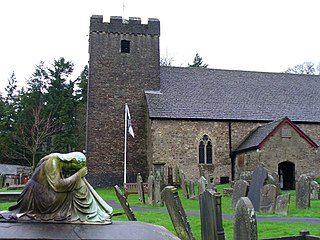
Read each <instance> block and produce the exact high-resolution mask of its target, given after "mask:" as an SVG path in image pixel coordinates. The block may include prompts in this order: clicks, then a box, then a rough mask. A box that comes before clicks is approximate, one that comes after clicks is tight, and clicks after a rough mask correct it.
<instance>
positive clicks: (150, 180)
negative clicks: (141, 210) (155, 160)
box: [148, 172, 154, 206]
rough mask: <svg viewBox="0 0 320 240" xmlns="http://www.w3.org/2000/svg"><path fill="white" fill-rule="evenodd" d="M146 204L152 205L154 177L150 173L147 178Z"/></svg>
mask: <svg viewBox="0 0 320 240" xmlns="http://www.w3.org/2000/svg"><path fill="white" fill-rule="evenodd" d="M148 204H149V205H151V206H153V205H154V177H153V173H152V172H150V175H149V177H148Z"/></svg>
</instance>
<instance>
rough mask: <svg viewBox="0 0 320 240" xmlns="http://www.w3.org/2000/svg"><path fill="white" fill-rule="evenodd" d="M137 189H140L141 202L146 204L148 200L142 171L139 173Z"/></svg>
mask: <svg viewBox="0 0 320 240" xmlns="http://www.w3.org/2000/svg"><path fill="white" fill-rule="evenodd" d="M137 189H138V196H139V202H140V203H142V204H145V203H146V200H145V198H144V189H143V180H142V177H141V174H140V173H138V174H137Z"/></svg>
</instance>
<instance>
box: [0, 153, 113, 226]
mask: <svg viewBox="0 0 320 240" xmlns="http://www.w3.org/2000/svg"><path fill="white" fill-rule="evenodd" d="M71 170H73V171H76V172H75V173H73V174H72V175H71V176H69V177H64V173H63V171H71ZM86 175H87V167H86V157H85V155H84V154H82V153H81V152H72V153H67V154H61V153H52V154H50V155H47V156H45V157H44V158H42V159H41V160H40V162H39V163H38V165H37V167H36V169H35V171H34V173H33V175H32V177H31V179H30V180H29V181H28V183H27V184H26V186H25V188H24V190H23V192H22V193H21V195H20V197H19V199H18V201H17V204H16V205H14V206H11V207H9V211H7V212H1V213H0V218H1V217H2V218H5V219H9V220H10V219H12V220H18V221H19V220H21V221H24V220H26V221H29V220H33V221H34V220H35V221H63V222H69V223H92V224H96V223H102V224H110V223H111V216H112V208H111V207H110V206H109V205H108V204H107V203H106V202H105V201H104V200H102V199H101V197H100V196H99V195H98V194H97V192H96V191H95V190H94V189H93V188H92V186H91V185H90V184H89V183H88V182H87V180H86V179H85V178H84V177H85V176H86Z"/></svg>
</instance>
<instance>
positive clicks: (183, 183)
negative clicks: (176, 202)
mask: <svg viewBox="0 0 320 240" xmlns="http://www.w3.org/2000/svg"><path fill="white" fill-rule="evenodd" d="M179 173H180V182H181V189H182V192H183V196H184V197H185V198H187V199H189V192H188V182H187V180H186V178H185V175H184V172H183V171H182V170H181V169H180V171H179Z"/></svg>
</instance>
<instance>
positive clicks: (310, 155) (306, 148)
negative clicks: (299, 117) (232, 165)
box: [236, 124, 320, 179]
mask: <svg viewBox="0 0 320 240" xmlns="http://www.w3.org/2000/svg"><path fill="white" fill-rule="evenodd" d="M286 125H288V124H285V125H284V126H282V127H281V128H280V129H279V130H278V131H276V133H275V134H274V135H273V136H271V137H270V138H269V139H268V140H267V141H266V142H265V144H264V145H263V146H262V148H261V149H260V150H253V151H248V152H245V153H240V154H238V155H237V160H236V163H237V164H236V176H237V177H238V176H239V173H240V172H241V171H242V170H254V168H255V167H256V166H257V165H258V163H259V162H262V163H263V164H264V165H265V166H266V167H267V168H268V169H269V170H270V171H274V172H278V164H279V163H281V162H285V161H290V162H292V163H294V164H295V178H296V179H298V178H299V176H300V175H301V174H308V175H310V176H312V177H318V176H320V170H319V167H318V165H319V154H318V153H317V150H316V149H314V148H313V147H312V146H311V145H310V144H309V143H308V142H307V141H306V140H305V139H303V138H302V137H300V135H299V134H298V133H297V132H296V131H294V130H293V129H292V128H291V134H292V135H291V137H290V138H289V137H287V138H284V137H282V136H281V129H282V128H283V127H286ZM298 126H299V125H298ZM299 127H300V126H299ZM313 127H315V125H309V126H308V125H304V126H303V128H304V131H305V132H307V131H308V130H309V129H313ZM300 129H302V127H300ZM309 132H310V135H311V133H312V132H311V131H309ZM313 137H315V135H313ZM313 140H315V139H313ZM316 142H317V141H316Z"/></svg>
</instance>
